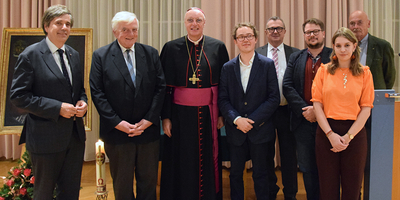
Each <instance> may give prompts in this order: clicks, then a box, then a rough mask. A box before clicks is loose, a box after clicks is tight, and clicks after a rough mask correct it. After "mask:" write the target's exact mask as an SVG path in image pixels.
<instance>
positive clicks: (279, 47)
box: [268, 42, 284, 52]
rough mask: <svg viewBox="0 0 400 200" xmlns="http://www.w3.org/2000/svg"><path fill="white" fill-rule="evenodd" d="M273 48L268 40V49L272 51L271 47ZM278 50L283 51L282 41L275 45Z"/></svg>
mask: <svg viewBox="0 0 400 200" xmlns="http://www.w3.org/2000/svg"><path fill="white" fill-rule="evenodd" d="M273 48H275V47H274V46H272V45H271V43H269V42H268V51H272V49H273ZM277 48H278V50H279V51H281V52H283V50H284V49H283V42H282V43H281V44H280V45H279V46H278V47H277Z"/></svg>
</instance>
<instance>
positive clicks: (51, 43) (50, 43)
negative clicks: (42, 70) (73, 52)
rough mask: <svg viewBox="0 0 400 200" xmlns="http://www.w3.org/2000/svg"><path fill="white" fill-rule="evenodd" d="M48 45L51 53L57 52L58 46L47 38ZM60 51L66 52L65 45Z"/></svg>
mask: <svg viewBox="0 0 400 200" xmlns="http://www.w3.org/2000/svg"><path fill="white" fill-rule="evenodd" d="M46 43H47V46H48V47H49V49H50V52H51V53H55V52H57V50H58V48H57V47H56V45H54V44H53V42H51V41H50V39H49V37H46ZM60 49H62V50H63V51H64V52H65V45H63V46H62V47H61V48H60Z"/></svg>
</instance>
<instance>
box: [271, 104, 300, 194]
mask: <svg viewBox="0 0 400 200" xmlns="http://www.w3.org/2000/svg"><path fill="white" fill-rule="evenodd" d="M273 120H274V126H275V129H276V132H277V136H278V142H279V153H280V158H281V172H282V184H283V187H284V188H283V193H284V196H285V200H290V199H296V194H297V155H296V139H295V137H294V134H293V133H292V132H291V131H290V110H289V108H288V106H279V107H278V109H277V110H276V111H275V113H274V116H273ZM268 147H269V148H270V149H269V150H268V155H267V156H268V158H267V162H268V163H267V165H268V182H269V183H268V184H269V193H270V195H269V196H270V199H276V195H277V193H278V192H279V186H278V185H277V184H276V183H277V177H276V175H275V163H274V157H275V139H274V140H272V141H271V142H270V144H268Z"/></svg>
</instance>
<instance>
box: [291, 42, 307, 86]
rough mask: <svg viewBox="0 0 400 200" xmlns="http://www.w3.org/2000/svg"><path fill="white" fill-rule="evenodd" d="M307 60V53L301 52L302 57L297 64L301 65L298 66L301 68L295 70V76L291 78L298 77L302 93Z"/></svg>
mask: <svg viewBox="0 0 400 200" xmlns="http://www.w3.org/2000/svg"><path fill="white" fill-rule="evenodd" d="M307 58H308V53H307V50H306V51H304V52H303V55H302V56H301V57H300V58H299V61H298V62H297V63H301V64H299V66H301V67H299V68H298V70H295V74H293V76H295V77H299V80H300V81H299V82H300V88H301V90H302V91H303V90H304V77H305V73H306V63H307ZM296 73H297V74H296Z"/></svg>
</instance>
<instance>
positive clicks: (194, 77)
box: [189, 74, 200, 84]
mask: <svg viewBox="0 0 400 200" xmlns="http://www.w3.org/2000/svg"><path fill="white" fill-rule="evenodd" d="M199 80H200V79H199V78H197V77H196V74H193V76H192V78H189V81H192V84H196V81H199Z"/></svg>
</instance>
